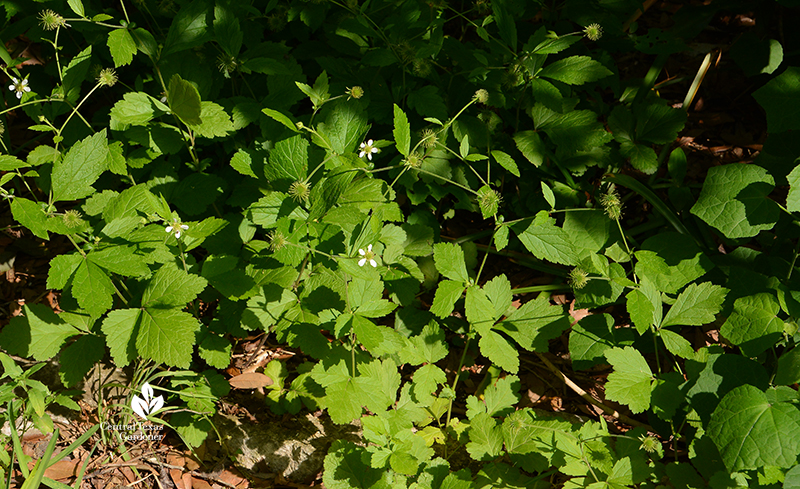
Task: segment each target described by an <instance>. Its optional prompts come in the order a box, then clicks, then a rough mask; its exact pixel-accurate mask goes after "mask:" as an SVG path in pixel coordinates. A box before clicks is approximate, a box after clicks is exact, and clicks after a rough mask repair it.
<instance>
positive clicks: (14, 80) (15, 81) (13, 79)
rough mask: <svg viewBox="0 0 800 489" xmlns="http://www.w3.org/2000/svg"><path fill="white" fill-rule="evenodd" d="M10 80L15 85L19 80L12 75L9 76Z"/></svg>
mask: <svg viewBox="0 0 800 489" xmlns="http://www.w3.org/2000/svg"><path fill="white" fill-rule="evenodd" d="M11 82H12V83H13V84H14V85H16V84H17V83H19V80H17V79H16V78H14V77H13V76H12V77H11Z"/></svg>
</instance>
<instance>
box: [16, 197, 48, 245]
mask: <svg viewBox="0 0 800 489" xmlns="http://www.w3.org/2000/svg"><path fill="white" fill-rule="evenodd" d="M11 215H12V216H14V220H15V221H17V222H18V223H20V224H22V225H23V226H25V227H26V228H28V229H30V230H31V232H32V233H33V234H34V235H35V236H38V237H40V238H42V239H50V235H49V234H47V214H45V212H44V209H42V207H41V206H40V205H39V204H37V203H36V202H34V201H32V200H28V199H25V198H23V197H15V198H14V200H12V201H11Z"/></svg>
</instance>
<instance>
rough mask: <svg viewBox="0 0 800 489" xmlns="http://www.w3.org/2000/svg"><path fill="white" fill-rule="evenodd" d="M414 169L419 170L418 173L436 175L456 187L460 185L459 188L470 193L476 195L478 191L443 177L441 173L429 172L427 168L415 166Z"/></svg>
mask: <svg viewBox="0 0 800 489" xmlns="http://www.w3.org/2000/svg"><path fill="white" fill-rule="evenodd" d="M416 170H417V171H418V172H420V173H424V174H426V175H430V176H432V177H436V178H439V179H441V180H444V181H445V182H447V183H450V184H452V185H455V186H456V187H460V188H462V189H464V190H466V191H467V192H469V193H471V194H474V195H478V192H476V191H474V190H472V189H471V188H469V187H465V186H464V185H461V184H460V183H457V182H454V181H452V180H450V179H449V178H445V177H443V176H441V175H437V174H436V173H432V172H429V171H428V170H423V169H422V168H417V169H416Z"/></svg>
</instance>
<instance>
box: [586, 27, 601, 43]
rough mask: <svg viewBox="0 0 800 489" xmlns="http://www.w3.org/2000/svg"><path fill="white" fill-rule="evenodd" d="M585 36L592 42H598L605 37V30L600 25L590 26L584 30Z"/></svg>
mask: <svg viewBox="0 0 800 489" xmlns="http://www.w3.org/2000/svg"><path fill="white" fill-rule="evenodd" d="M583 35H585V36H586V37H587V38H588V39H589V40H590V41H597V40H598V39H600V38H601V37H603V28H602V27H600V24H589V25H588V26H586V28H584V29H583Z"/></svg>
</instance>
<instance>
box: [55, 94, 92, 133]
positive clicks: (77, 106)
mask: <svg viewBox="0 0 800 489" xmlns="http://www.w3.org/2000/svg"><path fill="white" fill-rule="evenodd" d="M101 86H102V85H101V84H100V83H98V84H96V85H95V86H94V87H93V88H92V89H91V90H89V93H87V94H86V95H85V96H84V97H83V98H82V99H81V101H80V102H78V105H76V106H75V108H74V109H72V112H70V114H69V116H67V120H65V121H64V123H63V124H61V129H59V130H58V135H59V136H61V133H62V132H63V131H64V128H65V127H67V124H69V121H70V119H72V116H74V115H75V114H76V113H77V112H78V110H80V108H81V105H83V103H84V102H86V101H87V100H88V99H89V97H91V96H92V94H93V93H94V92H95V91H96V90H97V89H98V88H100V87H101Z"/></svg>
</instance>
